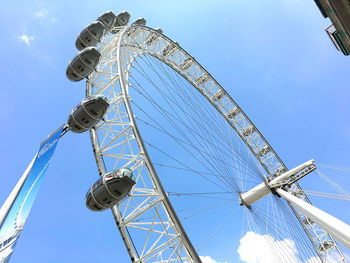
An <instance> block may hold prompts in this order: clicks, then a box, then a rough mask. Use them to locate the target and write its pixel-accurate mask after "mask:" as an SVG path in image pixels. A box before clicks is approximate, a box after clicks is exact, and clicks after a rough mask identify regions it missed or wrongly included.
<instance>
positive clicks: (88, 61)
mask: <svg viewBox="0 0 350 263" xmlns="http://www.w3.org/2000/svg"><path fill="white" fill-rule="evenodd" d="M84 60H85V61H86V62H87V63H89V64H92V63H91V61H90V60H88V59H87V58H85V59H84Z"/></svg>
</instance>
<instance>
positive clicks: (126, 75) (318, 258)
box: [67, 12, 347, 262]
mask: <svg viewBox="0 0 350 263" xmlns="http://www.w3.org/2000/svg"><path fill="white" fill-rule="evenodd" d="M129 17H130V15H129V14H128V13H127V12H122V13H120V14H118V15H117V16H115V15H114V14H113V13H112V12H106V13H104V14H103V15H101V16H100V17H99V19H98V21H95V22H93V23H92V24H90V25H89V26H88V27H86V29H84V30H83V31H82V33H81V34H80V35H79V38H78V39H77V42H76V46H77V48H78V49H79V50H82V51H81V52H80V53H79V54H80V55H78V60H79V59H81V60H83V57H84V54H85V55H86V54H88V55H89V52H90V53H91V52H93V53H94V57H95V58H96V57H98V63H96V65H94V66H92V67H91V68H89V69H88V70H87V71H85V72H84V64H81V65H82V66H81V65H80V66H81V68H80V69H81V73H80V74H79V72H78V70H75V68H74V67H71V68H70V69H72V70H71V71H69V70H67V75H68V74H73V75H71V78H72V79H73V80H81V79H83V78H84V77H87V83H86V94H85V95H86V97H91V96H103V97H104V98H107V100H108V103H109V108H108V110H107V113H106V115H105V117H104V121H103V122H101V123H99V124H97V125H96V126H95V127H94V128H93V129H91V130H90V138H91V142H92V148H93V152H94V156H95V159H96V163H97V168H98V171H99V174H100V176H101V177H102V179H101V180H99V181H98V182H97V183H96V184H95V185H94V186H93V187H92V188H91V189H90V190H89V192H88V194H90V195H87V196H89V198H90V201H91V200H93V201H96V202H95V203H96V204H95V208H93V210H104V209H106V208H111V209H112V212H113V216H114V219H115V222H116V225H117V228H118V230H119V231H120V234H121V236H122V239H123V241H124V243H125V246H126V248H127V251H128V253H129V256H130V258H131V261H132V262H201V258H200V256H199V254H200V251H201V248H202V247H203V246H205V244H206V243H207V242H208V240H209V239H210V238H211V237H212V236H213V235H214V234H215V233H216V232H218V231H219V229H221V227H222V226H223V225H224V224H227V222H229V221H230V220H233V218H234V216H236V215H237V213H239V214H243V220H242V222H243V223H244V227H243V229H242V234H247V233H248V234H250V235H257V236H258V237H262V239H263V240H264V242H265V243H266V244H267V245H266V247H264V248H266V249H267V251H265V253H266V257H267V258H268V259H269V261H266V262H346V260H345V258H344V256H343V254H342V252H341V251H340V249H339V247H338V245H337V243H336V241H335V239H334V238H333V237H332V236H331V235H330V234H328V233H327V232H329V231H333V230H334V229H328V225H327V226H324V225H323V224H322V222H319V221H317V220H315V219H314V215H313V214H309V213H308V211H309V207H308V206H306V207H305V206H304V204H299V203H298V202H299V201H300V200H303V201H305V202H306V203H310V200H309V199H308V197H307V196H306V194H305V193H304V191H303V190H302V189H301V187H300V186H299V185H298V183H297V181H298V180H299V179H301V178H302V177H304V176H306V175H307V174H309V173H311V172H312V171H314V170H315V169H316V166H315V164H314V162H313V160H310V161H308V162H305V163H304V164H302V165H299V166H297V167H295V168H293V169H291V170H288V169H287V167H286V166H285V165H284V163H283V162H282V160H281V159H280V158H279V157H278V155H277V154H276V152H275V151H274V149H273V148H272V147H271V145H270V144H269V143H268V142H267V141H266V139H265V138H264V137H263V136H262V134H261V133H260V132H259V130H258V129H257V127H255V125H254V124H253V123H252V121H251V120H250V119H249V118H248V116H247V115H246V114H245V113H244V112H243V110H242V109H241V108H240V107H239V106H238V105H237V103H236V102H235V101H234V100H233V99H232V98H231V97H230V95H229V94H228V93H227V92H226V91H225V90H224V89H223V88H222V87H221V86H220V84H219V83H218V82H217V81H216V80H215V79H214V78H213V77H212V76H211V75H210V73H209V72H207V71H206V70H205V68H204V67H202V66H201V65H200V64H199V63H198V62H197V60H196V59H195V58H193V57H192V56H191V55H190V54H189V53H187V52H186V51H185V50H184V49H183V48H182V47H181V46H180V45H179V44H178V43H177V42H174V41H172V40H171V39H169V38H168V37H166V36H165V35H164V34H163V32H162V30H160V29H152V28H150V27H147V26H146V25H145V24H146V21H145V19H143V18H140V19H137V20H136V21H134V22H133V23H131V24H130V25H128V24H127V23H128V21H129ZM92 46H95V47H94V48H91V47H92ZM84 52H85V53H84ZM96 52H97V53H96ZM96 54H98V55H96ZM72 61H74V60H72ZM120 168H124V169H127V170H123V171H125V172H126V173H128V177H129V178H130V179H132V181H130V180H129V179H128V180H129V181H128V182H132V183H130V184H129V185H128V188H127V189H128V191H127V194H125V193H124V194H123V195H122V194H121V193H120V192H119V191H118V190H117V189H114V190H113V189H112V188H108V187H107V185H108V183H107V179H108V178H112V177H113V173H112V171H120V170H118V169H120ZM116 173H118V172H116ZM130 174H132V176H131V175H130ZM106 175H108V176H106ZM107 177H108V178H107ZM102 184H104V185H106V191H107V192H108V193H109V195H110V196H112V197H115V200H117V199H118V195H120V196H122V198H120V200H118V202H112V201H111V200H110V198H104V199H101V200H95V197H94V196H93V191H94V190H95V189H96V188H97V187H98V186H99V185H102ZM113 191H114V192H113ZM214 195H215V197H214ZM182 196H187V197H188V198H189V200H190V201H178V199H177V198H178V197H182ZM213 197H214V198H216V199H219V200H220V202H221V203H220V205H216V204H213V205H212V207H210V208H203V209H199V210H198V211H199V212H198V214H199V213H200V212H202V211H204V212H205V211H209V210H212V211H214V212H213V214H214V216H213V218H214V219H215V221H216V223H213V220H212V219H213V218H207V215H206V214H205V213H203V214H201V219H202V220H203V221H204V222H205V223H204V224H205V225H208V226H210V225H212V226H214V229H212V231H207V230H206V229H205V230H203V232H206V233H207V234H208V235H209V237H208V238H203V237H202V236H201V235H199V236H200V237H199V238H196V237H193V236H192V235H191V228H192V227H193V225H192V226H191V225H190V224H189V225H187V221H186V222H184V220H181V219H183V216H182V212H183V210H184V207H183V206H185V205H188V206H190V205H195V204H200V205H202V204H203V203H202V201H201V202H198V203H196V201H193V200H195V199H201V198H208V199H212V198H213ZM281 197H283V198H281ZM296 199H297V200H296ZM201 200H202V199H201ZM90 201H89V202H90ZM87 202H88V201H87ZM219 206H220V207H219ZM218 207H219V208H218ZM215 209H220V210H219V211H220V212H217V211H218V210H215ZM306 210H307V211H306ZM315 213H316V214H317V213H318V211H316V212H315ZM194 214H197V212H195V213H194ZM194 214H192V215H194ZM223 214H226V216H222V215H223ZM215 215H216V216H215ZM215 217H216V218H215ZM185 218H188V217H185ZM326 219H327V217H326ZM332 220H333V218H332ZM326 221H327V220H326ZM337 222H338V221H337ZM215 224H217V225H216V227H215ZM201 227H202V228H203V224H201ZM185 230H186V231H185ZM336 230H337V229H336ZM197 231H198V230H197ZM340 232H341V231H340ZM345 232H346V231H345ZM187 233H189V234H187ZM332 233H334V234H333V236H334V235H335V237H336V239H337V240H340V241H343V244H345V245H347V241H346V237H345V238H344V236H343V234H342V233H340V234H339V233H338V232H337V231H335V232H334V231H333V232H332ZM240 234H241V233H239V235H240ZM230 235H233V234H230ZM228 242H229V241H226V240H221V242H218V243H216V245H217V246H218V247H225V246H227V245H228V244H226V243H228ZM230 253H232V252H230Z"/></svg>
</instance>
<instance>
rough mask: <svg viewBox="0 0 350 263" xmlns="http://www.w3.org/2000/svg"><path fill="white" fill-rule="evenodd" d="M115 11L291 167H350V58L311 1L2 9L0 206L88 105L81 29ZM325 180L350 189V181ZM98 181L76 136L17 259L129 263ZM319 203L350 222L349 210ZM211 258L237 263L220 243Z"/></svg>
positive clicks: (312, 185) (46, 187)
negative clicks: (177, 57) (208, 85)
mask: <svg viewBox="0 0 350 263" xmlns="http://www.w3.org/2000/svg"><path fill="white" fill-rule="evenodd" d="M107 10H112V11H113V12H114V13H118V12H119V11H123V10H127V11H128V12H129V13H130V14H131V16H132V17H131V20H134V19H136V18H138V17H141V16H142V17H145V19H146V20H147V25H148V26H150V27H154V28H156V27H161V28H162V29H163V32H164V34H165V35H167V36H168V37H170V38H171V39H173V40H175V41H177V42H179V43H180V45H181V46H182V47H183V48H184V49H185V50H186V51H188V52H189V53H190V54H191V55H192V56H194V57H195V58H196V59H197V61H199V62H200V63H201V64H202V65H203V66H204V67H205V68H206V69H207V70H208V71H209V72H210V73H211V74H212V75H213V76H214V78H215V79H216V80H217V81H218V82H219V83H220V84H221V85H222V86H223V87H224V88H225V89H226V90H227V91H228V92H229V93H230V95H231V97H232V98H233V99H235V100H236V101H237V102H238V104H239V105H240V106H241V108H242V109H243V110H244V111H245V112H246V113H247V115H248V116H249V117H250V119H251V120H252V121H253V122H254V124H255V125H256V126H257V127H258V128H259V130H260V131H261V133H262V134H263V135H264V137H265V138H266V139H267V140H268V141H269V142H270V144H271V145H272V146H273V147H274V149H275V150H276V152H277V153H278V154H279V156H280V157H281V158H282V160H283V161H284V162H285V163H286V165H287V166H288V167H289V168H292V167H294V166H297V165H299V164H300V163H303V162H305V161H307V160H309V159H312V158H313V159H315V161H316V163H321V164H332V165H338V166H344V167H350V159H349V156H350V124H349V121H348V119H349V115H350V107H349V96H350V89H349V80H348V76H349V66H350V58H349V57H345V56H343V55H342V54H341V53H340V52H338V51H337V50H336V49H335V47H334V46H333V44H332V43H331V41H330V39H329V38H328V36H327V34H326V33H325V32H324V28H325V27H326V26H328V25H329V24H330V22H329V21H328V20H326V19H324V18H323V17H322V15H321V14H320V12H319V10H318V9H317V7H316V5H315V4H314V2H313V1H312V0H289V1H288V0H279V1H277V0H274V1H273V0H259V1H258V0H255V1H253V0H245V1H243V0H240V1H238V0H230V1H229V0H226V1H224V0H221V1H206V0H205V1H203V0H202V1H197V0H195V1H183V0H179V1H156V0H149V1H132V0H130V1H123V2H122V1H65V0H62V1H44V0H43V1H40V0H32V1H23V0H22V1H16V0H14V1H1V2H0V24H1V25H2V27H1V28H0V36H1V40H2V41H1V42H0V46H1V50H2V62H3V63H2V67H1V69H2V80H1V90H2V93H3V100H2V102H1V103H0V116H1V120H2V129H1V136H0V144H1V151H0V154H1V158H0V160H1V161H0V162H1V168H2V172H1V174H0V182H1V183H0V203H1V204H2V203H3V202H4V201H5V199H6V197H7V196H8V194H9V193H10V191H11V189H12V188H13V186H14V185H15V183H16V182H17V181H18V179H19V178H20V176H21V174H22V173H23V172H24V170H25V168H26V167H27V165H28V164H29V163H30V161H31V159H32V158H33V156H34V155H35V153H36V151H37V150H38V148H39V145H40V143H41V142H42V141H43V140H44V139H45V138H46V137H47V135H48V134H49V133H51V132H53V131H54V130H56V128H58V127H59V126H60V125H61V124H62V123H64V122H65V121H66V120H67V118H68V115H69V113H70V111H71V109H72V108H73V107H75V106H76V104H77V103H79V101H80V100H81V99H82V98H83V97H84V91H85V83H84V82H80V83H73V82H70V81H69V80H67V79H66V77H65V70H66V67H67V64H68V62H69V61H70V59H71V58H72V57H73V56H74V55H75V54H76V49H75V46H74V43H75V39H76V37H77V35H78V34H79V32H80V31H81V30H82V29H83V27H85V26H86V25H87V24H89V23H90V22H92V21H93V20H94V19H96V18H97V17H98V16H99V15H100V14H101V13H102V12H104V11H107ZM323 171H324V172H325V173H326V174H327V175H328V176H330V177H332V178H333V179H334V180H335V181H336V182H337V183H338V184H341V185H342V186H343V187H344V188H345V189H346V190H348V191H349V190H350V189H349V184H350V177H349V176H350V175H349V173H347V174H346V173H337V172H334V171H331V170H323ZM97 178H98V174H97V169H96V166H95V161H94V158H93V155H92V150H91V145H90V139H89V135H88V134H87V133H86V134H82V135H76V134H69V136H68V135H67V136H65V137H64V138H63V139H62V140H61V141H60V143H59V145H58V147H57V150H56V154H55V156H54V158H53V161H52V163H51V165H50V167H49V169H48V172H47V174H46V177H45V179H44V181H43V184H42V187H41V190H40V191H39V194H38V197H37V201H36V203H35V204H34V206H33V209H32V212H31V214H30V216H29V219H28V220H27V223H26V225H25V227H24V230H23V232H22V235H21V238H20V239H19V242H18V243H17V246H16V249H15V253H14V255H13V256H12V259H11V262H12V263H16V262H20V263H23V262H26V263H29V262H62V261H64V262H129V257H128V255H127V252H126V250H125V248H124V244H123V242H122V240H121V238H120V234H119V233H118V231H117V229H116V228H115V223H114V221H113V218H112V216H111V213H110V211H106V212H104V213H93V212H91V211H89V210H88V209H87V208H86V207H85V204H84V197H85V193H86V191H87V190H88V188H89V187H90V185H91V184H92V183H93V182H94V181H95V180H96V179H97ZM321 183H322V182H320V179H319V178H318V177H315V176H310V177H307V178H305V179H304V180H303V182H302V183H301V185H302V186H303V187H304V188H305V189H308V190H319V191H326V192H327V191H329V188H327V187H326V186H323V184H321ZM312 201H313V202H314V203H315V204H316V205H318V206H320V207H323V208H324V209H326V211H328V212H330V213H333V214H335V215H336V216H338V217H339V218H341V219H342V220H344V221H345V222H348V223H350V213H349V203H347V202H341V201H338V200H326V199H317V198H315V199H312ZM204 227H205V226H204V225H203V228H204ZM237 242H238V241H237ZM235 246H236V244H233V245H232V251H234V252H232V253H234V257H233V258H234V259H236V260H237V259H238V254H237V253H236V252H235V250H237V247H236V248H235ZM345 253H346V254H348V255H349V254H350V252H349V251H348V250H345ZM201 255H202V256H210V257H212V258H214V259H216V260H219V261H224V260H227V259H225V258H221V257H220V253H219V252H217V251H216V250H215V246H212V245H208V247H207V248H203V254H202V252H201ZM111 258H112V259H111ZM208 262H210V261H208Z"/></svg>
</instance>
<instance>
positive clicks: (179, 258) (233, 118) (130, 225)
mask: <svg viewBox="0 0 350 263" xmlns="http://www.w3.org/2000/svg"><path fill="white" fill-rule="evenodd" d="M113 32H117V34H108V35H106V36H105V37H104V39H103V40H102V42H101V43H100V44H99V46H98V48H99V50H100V52H101V58H100V63H99V65H98V66H97V69H96V71H95V72H94V73H93V74H92V75H91V76H90V77H89V78H88V81H87V86H86V96H91V95H93V94H104V95H105V96H106V97H107V98H108V99H109V102H110V104H111V106H110V107H109V109H108V112H107V114H106V117H105V121H104V122H102V123H100V124H98V125H97V126H96V127H95V129H92V130H91V131H90V137H91V141H92V146H93V151H94V155H95V159H96V163H97V167H98V171H99V173H100V175H102V174H103V173H104V172H106V169H115V168H117V167H118V168H119V167H122V166H124V167H128V168H130V169H132V170H133V172H134V173H135V175H136V181H137V182H136V186H135V187H134V188H133V189H132V191H131V192H130V195H129V196H128V197H127V198H126V199H125V200H123V201H122V202H121V203H119V204H118V205H117V206H116V207H114V208H113V209H112V211H113V215H114V218H115V221H116V223H117V226H118V229H119V231H120V233H121V235H122V238H123V241H124V243H125V245H126V247H127V250H128V253H129V255H130V258H131V260H132V261H133V262H151V261H152V262H200V259H199V257H198V255H197V253H196V251H195V249H194V248H193V246H192V244H191V242H190V240H189V239H188V237H187V235H186V233H185V231H184V229H183V227H182V225H181V223H180V221H179V220H178V218H177V216H176V214H175V212H174V210H173V208H172V206H171V204H170V202H169V200H168V197H167V195H166V194H165V192H164V190H163V187H162V185H161V183H160V182H159V179H158V177H157V174H156V171H155V169H154V167H153V164H152V161H151V160H150V158H149V156H148V154H147V150H146V148H145V146H144V143H143V141H142V138H141V136H140V132H139V130H138V127H137V124H136V121H135V116H134V115H133V112H132V109H131V106H130V100H131V98H130V97H129V93H128V88H129V82H128V77H129V74H130V68H131V67H132V66H133V61H134V60H136V59H137V58H138V57H139V56H142V55H144V54H147V55H151V56H153V57H155V58H157V59H159V60H160V61H162V62H163V63H165V64H166V65H168V66H169V67H171V68H172V69H173V70H174V71H176V72H177V73H179V74H180V75H181V76H182V77H183V78H184V79H186V80H187V81H188V82H189V83H190V84H191V85H192V86H193V87H194V88H196V89H197V90H198V91H199V92H200V93H201V94H202V95H203V96H204V97H205V98H206V99H207V100H208V101H209V102H210V103H211V104H212V106H213V107H214V108H215V109H216V110H217V111H218V112H219V113H220V114H221V115H222V116H223V118H225V120H226V121H227V123H228V124H229V125H230V126H231V127H232V128H233V129H234V130H235V131H236V133H237V134H238V135H239V137H240V138H241V139H242V141H243V142H244V143H245V144H246V146H247V147H248V148H249V149H250V151H251V152H252V153H253V154H254V156H255V157H256V159H257V160H258V161H259V162H260V164H261V165H262V167H263V168H264V169H265V171H266V173H267V174H268V176H269V179H270V180H272V179H273V178H274V177H276V176H278V175H280V174H283V173H284V172H286V171H288V169H287V167H286V166H285V165H284V163H283V162H282V160H281V159H280V158H279V157H278V155H277V154H276V152H275V151H274V150H273V148H272V147H271V145H270V144H269V143H268V142H267V141H266V140H265V138H264V137H263V136H262V134H261V133H260V132H259V130H258V129H257V128H256V127H255V126H254V124H253V123H252V122H251V121H250V119H249V118H248V117H247V116H246V114H245V113H244V112H243V111H242V109H241V108H240V107H239V106H238V105H237V103H236V102H235V101H234V100H233V99H232V98H231V97H230V96H229V95H228V93H227V92H226V91H225V90H224V89H223V88H222V87H221V86H220V85H219V83H218V82H217V81H216V80H215V79H214V78H213V77H212V76H211V75H210V74H209V73H208V72H207V71H206V70H205V69H204V68H203V67H202V66H201V65H200V64H199V63H198V62H197V61H196V60H195V59H194V58H193V57H192V56H191V55H190V54H188V53H187V52H186V51H185V50H183V49H182V48H181V47H180V46H179V45H178V44H177V43H176V42H173V41H172V40H170V39H169V38H167V37H166V36H165V35H163V34H161V33H159V32H156V31H155V30H153V29H151V28H148V27H146V26H137V25H131V26H125V27H120V28H115V29H114V30H113ZM151 36H152V37H151ZM150 39H152V40H150ZM107 166H108V168H106V167H107ZM291 191H295V192H298V193H299V195H300V196H301V198H302V199H304V200H306V201H307V202H310V201H309V199H308V198H307V196H306V195H305V194H304V192H303V191H302V189H301V188H300V187H299V185H298V184H297V183H295V184H293V185H292V188H291ZM291 208H292V209H293V207H291ZM293 211H294V213H295V215H296V216H297V218H298V220H299V222H300V223H301V224H302V226H303V228H304V230H305V232H306V233H307V235H308V236H309V238H310V240H311V241H312V243H313V246H314V247H315V249H316V251H317V253H318V255H319V256H320V258H321V259H322V261H323V262H326V258H327V253H328V252H329V251H330V250H332V252H334V251H335V252H336V253H338V254H339V255H340V257H341V258H343V256H342V254H341V252H340V250H339V248H338V247H337V246H336V244H335V242H334V240H333V239H332V237H331V236H329V235H328V234H327V233H325V232H324V231H322V230H321V229H320V228H319V227H318V225H317V224H316V223H314V222H310V221H308V224H306V223H303V222H304V221H306V219H307V218H306V217H305V216H304V215H303V214H301V213H299V212H297V211H296V210H295V209H293ZM133 235H136V236H137V238H136V236H133ZM325 241H329V242H333V243H334V244H335V245H334V246H332V248H331V249H327V250H326V249H324V250H321V249H320V247H322V244H324V242H325ZM339 262H345V259H344V260H342V261H339Z"/></svg>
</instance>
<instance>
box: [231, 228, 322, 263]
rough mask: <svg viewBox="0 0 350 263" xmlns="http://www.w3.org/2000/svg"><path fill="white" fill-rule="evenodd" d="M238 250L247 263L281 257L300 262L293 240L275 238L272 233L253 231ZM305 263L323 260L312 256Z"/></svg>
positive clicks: (291, 261) (256, 262)
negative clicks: (260, 233) (263, 233)
mask: <svg viewBox="0 0 350 263" xmlns="http://www.w3.org/2000/svg"><path fill="white" fill-rule="evenodd" d="M237 252H238V254H239V257H240V260H242V261H243V262H245V263H271V262H276V260H277V261H281V259H284V260H286V261H288V262H290V263H298V262H300V261H299V260H298V251H297V249H296V247H295V243H294V241H293V240H290V239H284V240H275V239H274V238H273V237H272V236H270V235H259V234H257V233H254V232H251V231H249V232H247V233H246V234H245V236H244V237H242V238H241V240H240V244H239V247H238V250H237ZM276 256H277V259H276ZM279 259H280V260H279ZM305 263H321V261H320V259H318V258H316V257H312V258H309V259H308V260H307V261H306V262H305Z"/></svg>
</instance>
